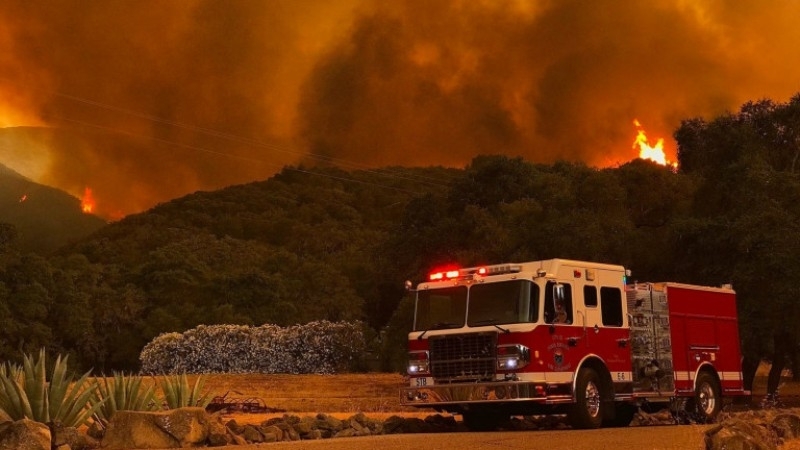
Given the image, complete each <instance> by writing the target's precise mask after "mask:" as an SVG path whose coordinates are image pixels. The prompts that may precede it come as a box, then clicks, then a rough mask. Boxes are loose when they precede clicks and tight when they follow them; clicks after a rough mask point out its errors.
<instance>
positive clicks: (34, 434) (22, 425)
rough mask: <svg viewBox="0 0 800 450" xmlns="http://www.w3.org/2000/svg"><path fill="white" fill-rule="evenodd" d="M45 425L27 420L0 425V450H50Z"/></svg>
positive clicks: (48, 434) (47, 429) (48, 429)
mask: <svg viewBox="0 0 800 450" xmlns="http://www.w3.org/2000/svg"><path fill="white" fill-rule="evenodd" d="M50 444H51V434H50V428H48V427H47V425H45V424H43V423H39V422H34V421H32V420H28V419H22V420H17V421H16V422H8V421H7V422H3V423H2V424H0V450H50V448H51V447H50Z"/></svg>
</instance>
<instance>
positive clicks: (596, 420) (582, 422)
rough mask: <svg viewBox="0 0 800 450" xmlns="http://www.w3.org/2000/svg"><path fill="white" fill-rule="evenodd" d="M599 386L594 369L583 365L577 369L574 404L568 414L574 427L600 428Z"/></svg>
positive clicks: (600, 402)
mask: <svg viewBox="0 0 800 450" xmlns="http://www.w3.org/2000/svg"><path fill="white" fill-rule="evenodd" d="M600 386H601V385H600V377H599V376H598V375H597V372H595V371H594V369H590V368H588V367H585V368H583V369H581V370H580V371H578V378H577V380H576V381H575V404H574V405H572V408H570V412H569V414H568V418H569V422H570V424H571V425H572V426H573V427H574V428H600V426H601V425H602V424H603V402H602V400H601V398H602V396H601V394H600Z"/></svg>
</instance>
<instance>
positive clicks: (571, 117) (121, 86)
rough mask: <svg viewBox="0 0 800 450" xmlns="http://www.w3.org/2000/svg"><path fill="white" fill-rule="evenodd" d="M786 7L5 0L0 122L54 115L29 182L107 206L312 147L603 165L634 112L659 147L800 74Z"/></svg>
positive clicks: (143, 201)
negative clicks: (694, 121)
mask: <svg viewBox="0 0 800 450" xmlns="http://www.w3.org/2000/svg"><path fill="white" fill-rule="evenodd" d="M798 16H800V3H798V2H794V1H792V0H775V1H771V2H768V3H764V2H756V1H752V2H749V1H744V2H732V1H727V0H709V1H707V2H692V1H686V0H654V1H648V2H642V1H638V0H598V1H591V2H586V1H580V0H559V1H545V0H540V1H535V0H530V1H525V0H516V1H511V0H509V1H502V2H497V1H471V0H469V1H468V0H449V1H445V0H441V1H435V2H431V1H427V0H405V1H392V2H385V1H380V0H349V1H337V2H330V1H326V0H272V1H269V2H264V1H261V0H237V1H234V2H226V1H220V0H183V1H176V2H150V3H147V4H146V5H145V4H142V3H141V2H137V1H130V0H124V1H123V0H106V1H102V2H95V1H89V0H85V1H82V0H47V1H45V0H34V1H30V0H7V1H4V2H0V20H2V22H3V28H2V29H3V30H4V31H0V55H2V56H0V92H2V95H3V99H4V100H5V101H4V102H3V104H2V105H0V125H6V126H10V125H36V126H41V125H45V126H47V127H49V129H48V130H47V131H42V133H41V138H40V140H41V141H43V142H46V143H47V145H48V148H49V155H48V157H47V161H46V170H45V171H44V172H43V174H41V175H40V177H39V178H40V179H39V180H37V181H40V182H43V183H47V184H51V185H54V186H57V187H61V188H63V189H66V190H68V191H70V192H72V193H75V194H76V195H79V193H80V192H82V191H83V189H84V187H85V186H91V188H92V191H93V192H94V195H95V197H96V199H97V202H98V210H100V211H104V213H105V214H107V215H109V216H110V215H123V214H128V213H131V212H136V211H141V210H143V209H146V208H148V207H150V206H152V205H154V204H155V203H158V202H162V201H166V200H168V199H170V198H174V197H177V196H180V195H183V194H186V193H190V192H193V191H195V190H199V189H202V190H208V189H216V188H220V187H223V186H226V185H230V184H235V183H244V182H249V181H253V180H260V179H265V178H267V177H269V176H270V175H271V174H273V173H275V172H276V171H277V170H280V168H281V167H283V166H284V165H286V164H296V163H300V162H303V163H307V164H313V163H316V162H319V161H320V160H324V159H325V158H332V159H333V160H334V161H337V162H338V163H340V164H345V165H350V166H357V165H361V164H365V165H371V166H378V165H387V164H399V165H450V166H463V165H464V164H466V163H468V162H469V161H470V159H471V158H472V157H474V156H475V155H477V154H489V153H493V154H496V153H502V154H508V155H513V156H522V157H524V158H526V159H528V160H531V161H535V162H552V161H555V160H558V159H565V160H571V161H584V162H586V163H587V164H590V165H597V166H613V165H615V164H619V163H624V162H626V161H628V160H630V159H632V158H635V157H636V153H635V152H634V151H632V149H631V144H632V142H633V140H634V138H635V136H636V129H635V127H634V126H633V125H632V122H633V119H638V120H639V121H640V122H641V123H642V125H643V126H644V127H645V129H646V130H647V133H648V136H652V137H654V138H656V137H664V138H667V145H666V147H667V148H666V150H667V153H668V154H669V153H671V154H670V155H669V156H670V157H671V159H673V160H674V159H675V158H674V156H675V155H674V154H675V148H674V143H673V142H672V141H671V139H670V136H671V134H672V132H673V131H674V129H675V128H676V127H677V126H678V125H679V124H680V121H681V120H682V119H686V118H690V117H696V116H710V115H715V114H720V113H723V112H725V111H726V110H735V109H736V108H738V106H739V105H740V104H741V103H743V102H745V101H748V100H757V99H760V98H765V97H767V98H772V99H774V100H776V101H785V100H787V99H788V98H789V97H790V96H791V95H792V94H793V93H795V92H796V91H798V90H800V86H798V81H797V80H800V62H798V59H797V58H796V48H797V47H798V44H800V31H798V30H800V27H797V26H796V24H795V23H793V21H794V18H796V17H798ZM26 136H27V138H28V139H29V138H31V132H30V130H28V132H26ZM17 153H18V150H17ZM9 154H12V152H6V153H5V155H9ZM3 155H4V153H3V150H2V149H0V163H4V164H7V165H11V166H12V167H13V164H10V163H13V161H10V162H9V161H4V160H3V159H2V158H3Z"/></svg>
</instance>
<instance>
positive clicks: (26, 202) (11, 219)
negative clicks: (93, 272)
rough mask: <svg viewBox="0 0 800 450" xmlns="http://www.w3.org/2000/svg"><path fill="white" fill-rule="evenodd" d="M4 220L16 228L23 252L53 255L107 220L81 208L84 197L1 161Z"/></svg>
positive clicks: (0, 218) (0, 199) (1, 213)
mask: <svg viewBox="0 0 800 450" xmlns="http://www.w3.org/2000/svg"><path fill="white" fill-rule="evenodd" d="M0 223H8V224H11V225H13V226H14V227H15V229H16V231H17V234H18V242H17V247H18V249H19V250H20V251H22V252H35V253H39V254H49V253H52V252H53V251H55V250H56V249H58V248H60V247H62V246H64V245H66V244H68V243H71V242H75V241H77V240H78V239H81V238H84V237H86V236H88V235H89V234H91V233H92V232H94V231H96V230H98V229H100V228H102V227H103V226H105V224H106V222H105V221H104V220H103V219H101V218H99V217H97V216H94V215H91V214H84V213H83V212H82V211H81V204H80V200H79V199H77V198H75V197H73V196H71V195H69V194H67V193H66V192H64V191H61V190H58V189H55V188H51V187H48V186H44V185H41V184H38V183H35V182H33V181H31V180H29V179H27V178H25V177H23V176H22V175H20V174H18V173H16V172H14V171H13V170H11V169H9V168H8V167H6V166H4V165H2V164H0Z"/></svg>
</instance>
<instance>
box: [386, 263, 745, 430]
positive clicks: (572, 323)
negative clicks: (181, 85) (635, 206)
mask: <svg viewBox="0 0 800 450" xmlns="http://www.w3.org/2000/svg"><path fill="white" fill-rule="evenodd" d="M627 275H628V272H626V270H625V268H624V267H622V266H620V265H613V264H604V263H596V262H587V261H573V260H566V259H550V260H543V261H532V262H525V263H508V264H498V265H490V266H483V267H471V268H463V269H453V270H446V271H441V272H436V273H433V274H431V275H430V278H429V280H428V281H426V282H423V283H420V284H419V285H418V286H417V287H416V289H415V290H414V291H415V293H416V302H415V310H414V325H413V330H412V331H411V332H410V333H409V335H408V350H409V354H408V355H409V362H408V368H407V371H408V376H409V385H408V386H407V387H404V388H403V389H402V390H401V393H400V396H401V404H402V405H404V406H416V407H424V408H433V409H435V410H438V411H448V412H451V413H455V414H461V415H462V416H463V419H464V422H465V423H466V425H467V426H468V427H469V428H470V429H475V430H485V429H493V428H495V427H496V426H497V425H498V424H499V423H500V421H502V420H504V419H507V418H509V417H510V416H513V415H538V414H566V415H567V417H568V421H569V423H570V424H571V425H572V426H573V427H576V428H597V427H600V426H625V425H628V424H629V423H630V421H631V419H632V418H633V415H634V414H635V412H636V410H637V408H638V407H641V406H647V407H651V408H653V407H669V408H671V409H672V410H673V411H674V412H675V413H676V414H678V413H680V412H686V413H688V414H693V415H695V417H696V418H699V419H700V420H704V421H708V420H713V419H714V417H715V416H716V415H717V414H718V413H719V411H720V409H721V407H722V400H723V397H727V398H730V397H735V396H744V395H749V392H747V391H745V390H744V389H743V381H742V372H741V363H740V360H741V358H740V350H739V334H738V323H737V316H736V296H735V293H734V291H733V290H732V289H731V288H730V287H721V288H716V287H704V286H694V285H687V284H680V283H636V284H628V283H627Z"/></svg>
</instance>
